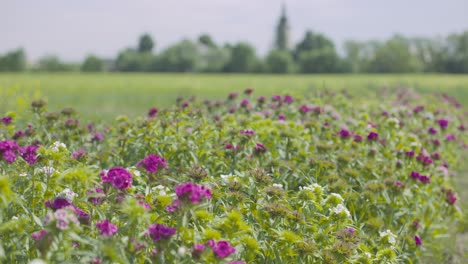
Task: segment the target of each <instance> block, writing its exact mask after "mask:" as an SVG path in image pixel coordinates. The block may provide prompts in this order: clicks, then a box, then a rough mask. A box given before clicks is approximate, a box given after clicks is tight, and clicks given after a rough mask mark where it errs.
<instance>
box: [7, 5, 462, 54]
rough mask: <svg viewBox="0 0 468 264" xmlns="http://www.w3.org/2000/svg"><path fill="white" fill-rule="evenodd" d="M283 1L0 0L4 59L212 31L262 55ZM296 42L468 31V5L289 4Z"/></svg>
mask: <svg viewBox="0 0 468 264" xmlns="http://www.w3.org/2000/svg"><path fill="white" fill-rule="evenodd" d="M282 2H283V1H281V0H166V1H161V0H0V54H1V53H4V52H6V51H8V50H11V49H14V48H18V47H23V48H25V49H26V52H27V55H28V58H29V59H30V60H36V59H37V58H39V57H41V56H43V55H45V54H56V55H59V56H60V57H62V58H64V59H65V60H68V61H81V60H82V59H83V58H84V57H85V56H86V55H87V54H89V53H94V54H97V55H99V56H103V57H106V58H113V57H115V56H116V55H117V52H118V51H119V50H122V49H123V48H126V47H130V46H135V45H136V42H137V39H138V37H139V35H140V34H141V33H144V32H148V33H150V34H151V35H152V36H153V38H154V39H155V41H156V51H160V50H161V49H163V48H164V47H167V46H168V45H169V44H172V43H174V42H176V41H179V40H181V39H183V38H192V39H194V38H196V37H197V36H198V35H200V34H201V33H209V34H210V35H211V36H212V37H213V39H214V40H215V41H216V42H217V43H224V42H237V41H241V40H242V41H248V42H250V43H252V44H253V45H255V46H256V48H257V51H258V53H259V54H264V53H265V52H266V51H267V50H268V49H269V48H270V47H271V46H272V41H273V37H274V36H273V33H274V27H275V25H276V23H277V20H278V17H279V14H280V8H281V3H282ZM284 2H285V3H286V5H287V13H288V17H289V22H290V26H291V30H292V39H293V42H294V43H296V42H297V41H298V40H300V39H301V38H302V36H303V34H304V32H305V30H307V29H311V30H313V31H318V32H323V33H325V34H326V35H327V36H329V37H331V38H332V39H333V40H334V41H335V42H336V43H337V45H338V46H340V45H341V44H342V42H343V41H344V40H347V39H357V40H368V39H385V38H388V37H391V36H392V35H393V34H394V33H402V34H404V35H408V36H430V37H432V36H444V35H447V34H449V33H453V32H457V33H460V32H462V31H464V30H468V0H285V1H284Z"/></svg>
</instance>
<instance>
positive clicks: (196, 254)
mask: <svg viewBox="0 0 468 264" xmlns="http://www.w3.org/2000/svg"><path fill="white" fill-rule="evenodd" d="M205 248H206V247H205V245H203V244H195V245H194V246H193V249H192V257H193V258H196V259H198V258H200V256H201V254H202V253H203V251H204V250H205Z"/></svg>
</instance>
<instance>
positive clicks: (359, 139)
mask: <svg viewBox="0 0 468 264" xmlns="http://www.w3.org/2000/svg"><path fill="white" fill-rule="evenodd" d="M354 142H362V136H360V135H354Z"/></svg>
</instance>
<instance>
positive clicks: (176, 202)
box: [166, 199, 182, 213]
mask: <svg viewBox="0 0 468 264" xmlns="http://www.w3.org/2000/svg"><path fill="white" fill-rule="evenodd" d="M181 205H182V203H181V202H180V200H179V199H174V201H172V203H171V204H170V205H168V206H166V211H168V212H169V213H173V212H175V211H177V210H179V209H180V206H181Z"/></svg>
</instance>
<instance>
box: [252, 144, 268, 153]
mask: <svg viewBox="0 0 468 264" xmlns="http://www.w3.org/2000/svg"><path fill="white" fill-rule="evenodd" d="M254 151H255V153H265V152H266V151H267V148H266V147H265V146H264V145H263V144H262V143H257V144H256V145H255V149H254Z"/></svg>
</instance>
